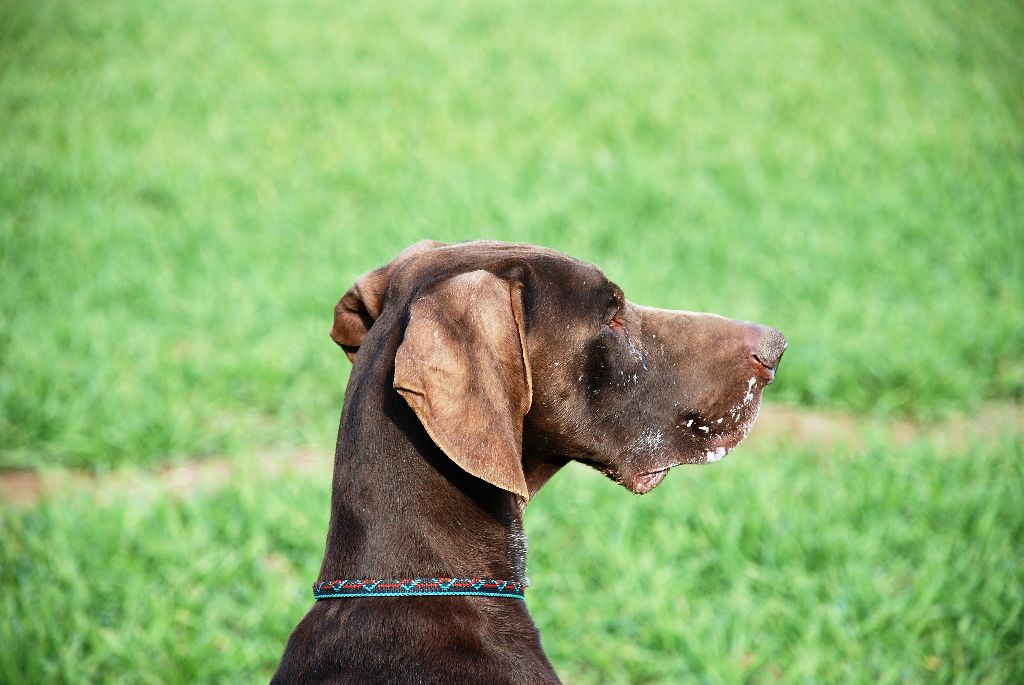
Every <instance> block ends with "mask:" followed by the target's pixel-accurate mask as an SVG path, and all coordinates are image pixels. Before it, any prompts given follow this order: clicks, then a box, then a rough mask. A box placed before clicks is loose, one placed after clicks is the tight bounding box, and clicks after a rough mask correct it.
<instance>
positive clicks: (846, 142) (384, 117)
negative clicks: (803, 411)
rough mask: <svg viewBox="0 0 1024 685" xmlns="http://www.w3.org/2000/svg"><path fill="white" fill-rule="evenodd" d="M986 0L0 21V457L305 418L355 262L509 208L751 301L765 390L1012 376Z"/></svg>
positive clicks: (315, 435) (730, 303) (1009, 384)
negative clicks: (766, 376)
mask: <svg viewBox="0 0 1024 685" xmlns="http://www.w3.org/2000/svg"><path fill="white" fill-rule="evenodd" d="M1022 42H1024V12H1021V11H1020V8H1019V5H1018V4H1017V3H1014V2H992V3H983V4H981V5H978V4H977V3H973V4H968V3H959V2H948V1H943V2H924V1H923V0H922V1H918V2H907V3H902V4H900V5H899V7H891V6H889V5H887V4H884V3H879V2H867V3H861V4H855V5H845V6H833V5H829V6H824V5H818V4H814V3H800V2H795V1H791V2H783V3H770V4H765V3H753V2H743V3H738V4H731V5H728V6H724V7H723V6H720V5H719V4H716V3H708V2H687V3H683V4H679V3H667V2H653V3H639V2H626V3H607V2H606V3H589V4H581V3H566V2H555V3H537V4H533V5H527V4H522V3H510V2H505V3H489V4H487V5H486V6H481V5H479V4H478V3H468V2H444V3H440V2H434V1H433V0H416V1H415V2H411V3H403V4H402V6H401V7H400V8H399V7H397V6H389V5H386V4H380V3H364V2H356V3H346V4H344V5H338V4H336V3H325V2H321V1H317V0H311V1H308V2H303V3H301V4H293V3H282V2H278V1H276V0H257V1H256V2H253V3H247V4H246V5H245V6H244V7H242V6H238V5H235V4H231V3H227V2H221V1H214V2H198V1H196V0H186V1H185V2H180V3H175V4H173V5H169V6H159V7H158V6H153V5H151V4H146V3H143V4H137V3H136V4H126V3H120V2H113V1H112V0H98V1H97V2H92V3H89V4H88V6H86V5H81V4H75V3H68V2H64V1H61V0H33V1H32V2H28V1H27V0H12V1H11V2H8V3H6V5H5V8H4V12H3V19H2V20H0V116H2V118H3V121H4V135H3V137H2V138H0V269H2V274H3V282H4V286H3V288H2V289H0V465H6V466H38V465H44V464H64V465H80V466H90V467H94V468H106V467H110V466H114V465H117V464H124V463H144V462H153V461H155V460H162V459H167V458H170V457H176V456H184V455H194V454H205V453H212V452H241V451H245V450H248V449H251V448H253V447H254V446H258V445H263V444H267V443H280V444H298V443H307V442H312V443H315V444H322V443H323V442H325V441H329V440H330V436H331V435H332V433H333V430H334V426H335V420H336V412H337V407H338V406H339V404H340V399H341V394H342V390H343V387H344V382H345V374H346V373H347V365H346V363H345V362H344V361H343V360H342V358H341V355H340V353H339V352H338V351H337V350H336V349H334V347H333V345H332V344H331V343H330V342H329V340H328V339H327V336H326V330H327V329H328V326H329V317H330V311H331V307H332V306H333V303H334V302H335V301H336V299H337V298H338V297H339V296H340V295H341V294H342V293H343V292H344V291H345V289H347V288H348V286H349V285H351V283H352V282H353V280H354V278H355V277H356V276H357V275H358V274H359V273H361V272H362V271H365V270H367V269H369V268H372V267H375V266H377V265H379V264H381V263H383V262H384V261H386V260H387V259H389V258H390V257H391V256H392V255H393V254H395V253H396V252H397V251H398V250H399V249H400V248H402V247H403V246H405V245H406V244H408V243H410V242H412V241H414V240H417V239H419V238H422V237H435V238H439V239H444V240H464V239H471V238H478V237H494V238H499V239H506V240H514V241H525V242H537V243H542V244H546V245H550V246H552V247H556V248H559V249H562V250H565V251H568V252H570V253H573V254H576V255H578V256H581V257H583V258H586V259H588V260H591V261H593V262H595V263H598V264H599V265H601V266H603V267H604V268H605V269H606V271H607V272H608V273H609V275H610V276H612V277H613V278H614V279H616V280H618V281H619V282H620V283H621V284H622V285H623V286H624V287H625V288H626V290H627V293H628V294H629V295H630V296H631V297H632V298H633V299H634V300H636V301H639V302H644V303H649V304H655V305H660V306H670V307H676V308H689V309H703V310H710V311H717V312H721V313H724V314H728V315H732V316H736V317H739V318H748V319H754V320H759V321H763V322H765V323H770V324H773V325H776V326H778V327H780V328H782V329H783V330H784V331H785V332H786V333H787V335H788V336H789V338H790V340H791V341H792V345H791V349H790V352H789V353H788V355H787V358H786V366H785V368H784V372H785V382H784V383H780V384H779V385H778V387H777V391H776V392H775V393H774V396H775V397H776V398H780V399H784V400H786V401H788V402H791V403H798V404H805V405H814V406H829V407H839V408H850V409H855V410H860V411H871V412H878V413H891V412H896V413H903V414H917V415H925V416H934V415H942V414H943V413H945V412H947V411H949V410H951V409H954V408H959V407H974V406H977V405H978V404H979V403H982V402H984V401H986V400H990V399H1019V398H1020V397H1021V396H1022V391H1024V365H1022V362H1021V359H1024V308H1022V307H1021V306H1020V303H1021V302H1022V301H1024V285H1022V284H1024V268H1022V266H1024V248H1022V245H1024V242H1022V240H1021V238H1022V235H1024V224H1022V219H1021V217H1022V216H1024V164H1022V153H1024V130H1022V127H1021V125H1020V119H1019V116H1018V115H1019V112H1020V111H1022V108H1024V88H1022V79H1021V76H1020V75H1021V74H1022V73H1024V58H1022V57H1021V53H1020V51H1019V50H1016V49H1015V46H1017V45H1020V44H1021V43H1022Z"/></svg>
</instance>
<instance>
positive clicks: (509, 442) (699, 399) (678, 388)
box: [331, 241, 786, 500]
mask: <svg viewBox="0 0 1024 685" xmlns="http://www.w3.org/2000/svg"><path fill="white" fill-rule="evenodd" d="M385 312H387V313H388V315H389V316H393V317H395V318H394V319H393V322H394V325H397V326H400V327H402V331H403V332H402V336H401V341H400V343H399V344H398V347H397V350H396V352H395V355H394V358H393V361H392V360H390V359H389V360H388V363H393V372H394V374H393V378H394V382H393V385H394V390H395V391H397V392H398V393H399V394H400V395H401V396H402V397H403V398H404V399H405V401H406V402H407V403H408V404H409V406H410V407H411V408H412V409H413V411H414V412H415V413H416V416H417V417H418V418H419V420H420V422H421V423H422V424H423V426H424V428H425V429H426V431H427V433H428V434H429V436H430V438H431V439H432V440H433V441H434V442H435V443H436V444H437V446H438V447H439V448H440V449H441V450H442V451H444V453H445V454H446V455H447V456H448V457H449V458H450V459H451V460H452V461H454V462H455V463H456V464H458V465H459V466H460V467H462V468H463V469H465V470H466V471H467V472H469V473H471V474H473V475H474V476H477V477H479V478H481V479H483V480H485V481H487V482H489V483H491V484H493V485H495V486H497V487H499V488H502V489H504V490H507V491H509V492H511V493H514V494H516V495H518V496H519V497H521V498H523V500H526V499H528V498H529V497H530V495H531V494H532V493H533V492H535V491H536V489H537V488H539V487H540V485H541V484H543V482H544V480H546V477H547V475H546V474H550V473H553V472H554V470H555V469H556V468H557V466H560V465H561V464H564V463H565V462H566V461H567V460H576V461H580V462H583V463H586V464H589V465H591V466H593V467H595V468H597V469H598V470H600V471H601V472H603V473H604V474H606V475H607V476H608V477H609V478H611V479H613V480H615V481H616V482H618V483H621V484H622V485H623V486H625V487H626V488H628V489H629V490H631V491H632V492H635V493H638V494H643V493H646V492H649V491H650V490H651V489H653V488H654V487H655V486H656V485H658V483H660V482H661V480H662V479H663V478H664V476H665V474H666V473H667V472H668V470H669V469H670V468H672V467H673V466H676V465H679V464H684V463H690V464H693V463H706V462H713V461H718V460H719V459H721V458H722V457H724V456H725V455H726V454H727V453H728V452H729V451H730V450H732V449H733V448H734V447H735V446H736V445H737V444H738V443H739V442H740V441H741V440H742V439H743V438H744V437H746V435H747V433H748V431H749V430H750V428H751V426H752V425H753V423H754V421H755V419H756V417H757V413H758V409H759V407H760V403H761V393H762V391H763V390H764V388H765V386H767V385H768V384H769V383H771V382H772V380H773V379H774V375H775V370H776V368H777V366H778V363H779V360H780V359H781V357H782V353H783V352H784V351H785V349H786V339H785V338H784V337H783V335H782V334H781V333H780V332H779V331H777V330H775V329H772V328H767V327H764V326H760V325H757V324H752V323H747V322H743V321H735V320H732V319H726V318H723V317H720V316H717V315H714V314H700V313H693V312H684V311H670V310H664V309H654V308H650V307H643V306H639V305H636V304H633V303H631V302H629V301H628V300H626V298H625V296H624V295H623V293H622V290H621V289H620V288H619V287H618V286H617V285H615V284H614V283H612V282H611V281H609V280H608V279H607V278H605V276H604V275H603V274H602V273H601V272H600V271H599V270H598V269H597V268H595V267H594V266H592V265H590V264H587V263H585V262H582V261H580V260H577V259H574V258H572V257H569V256H566V255H563V254H561V253H558V252H555V251H552V250H548V249H545V248H540V247H534V246H528V245H512V244H506V243H496V242H490V241H480V242H473V243H464V244H457V245H445V244H443V243H436V242H432V241H424V242H421V243H417V244H416V245H414V246H412V247H410V248H409V249H407V250H405V251H404V252H402V253H401V254H400V255H399V256H398V257H397V258H396V259H395V260H394V261H392V262H391V263H390V264H388V265H387V266H384V267H382V268H380V269H377V270H375V271H371V272H369V273H368V274H365V275H364V276H362V277H361V278H360V279H359V280H358V281H357V282H356V284H355V285H354V286H353V287H352V289H350V290H349V291H348V292H347V293H346V294H345V296H344V297H342V299H341V301H340V302H339V303H338V305H337V307H336V308H335V319H334V327H333V329H332V331H331V336H332V338H333V339H334V340H335V342H337V343H338V344H339V345H340V346H341V347H342V348H343V349H344V350H345V352H346V354H348V356H349V358H350V359H351V360H353V362H354V363H355V365H356V370H358V368H359V365H360V352H359V350H360V348H361V347H362V346H364V345H373V344H383V341H382V340H376V339H375V338H374V335H373V333H374V323H375V322H376V321H377V320H378V319H379V318H380V317H381V316H383V315H384V314H385ZM350 401H352V400H351V399H350ZM553 465H554V466H555V468H554V469H553V468H552V466H553Z"/></svg>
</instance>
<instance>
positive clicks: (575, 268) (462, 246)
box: [395, 240, 607, 291]
mask: <svg viewBox="0 0 1024 685" xmlns="http://www.w3.org/2000/svg"><path fill="white" fill-rule="evenodd" d="M516 265H523V266H526V267H528V268H529V270H530V272H531V273H532V274H533V275H534V276H535V278H536V279H537V281H538V283H536V285H537V286H539V287H541V288H545V289H552V290H555V291H572V290H580V289H586V288H588V287H593V286H598V285H600V284H602V283H605V282H607V281H606V279H605V278H604V275H603V274H602V273H601V271H600V270H599V269H598V268H597V267H596V266H594V265H592V264H589V263H587V262H584V261H582V260H580V259H577V258H575V257H572V256H570V255H567V254H564V253H562V252H558V251H557V250H552V249H550V248H546V247H541V246H539V245H528V244H521V243H504V242H498V241H491V240H478V241H473V242H468V243H457V244H454V245H443V244H441V245H439V246H437V247H433V248H432V249H429V250H425V251H422V252H419V253H417V254H415V255H412V256H411V257H410V258H409V259H407V260H406V261H405V263H403V264H402V265H401V268H400V269H399V270H398V273H396V274H395V276H396V278H395V280H396V281H398V282H399V283H397V284H396V285H398V287H399V288H400V289H403V290H404V289H412V290H417V289H418V288H419V287H420V286H422V285H425V284H427V283H430V282H432V281H435V280H437V279H439V278H447V277H450V276H454V275H457V274H459V273H464V272H467V271H475V270H477V269H483V270H486V271H491V272H492V273H495V274H496V275H499V276H504V275H508V274H509V273H510V272H512V271H513V270H514V267H515V266H516Z"/></svg>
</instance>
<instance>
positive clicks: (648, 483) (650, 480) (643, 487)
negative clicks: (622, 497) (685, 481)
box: [629, 466, 672, 495]
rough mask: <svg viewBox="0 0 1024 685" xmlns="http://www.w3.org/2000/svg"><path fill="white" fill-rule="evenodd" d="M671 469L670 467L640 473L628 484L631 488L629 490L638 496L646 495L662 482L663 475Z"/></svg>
mask: <svg viewBox="0 0 1024 685" xmlns="http://www.w3.org/2000/svg"><path fill="white" fill-rule="evenodd" d="M671 468H672V467H671V466H666V467H665V468H663V469H658V470H657V471H648V472H646V473H641V474H640V475H639V476H637V477H636V478H634V479H633V482H632V483H631V484H630V485H631V487H630V488H629V489H630V490H632V491H633V492H634V493H636V494H638V495H646V494H647V493H648V492H650V491H651V490H653V489H654V488H655V487H657V486H658V484H659V483H661V481H662V480H664V478H665V475H666V474H667V473H668V471H669V469H671Z"/></svg>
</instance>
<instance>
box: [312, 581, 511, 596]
mask: <svg viewBox="0 0 1024 685" xmlns="http://www.w3.org/2000/svg"><path fill="white" fill-rule="evenodd" d="M524 589H525V585H524V584H523V582H522V581H519V580H496V579H494V578H400V579H383V580H381V579H369V578H362V579H359V580H356V579H342V580H324V581H321V582H319V583H315V584H314V585H313V599H318V600H319V599H335V598H338V597H417V596H438V595H473V596H478V597H512V598H513V599H523V598H524V597H523V591H524Z"/></svg>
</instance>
